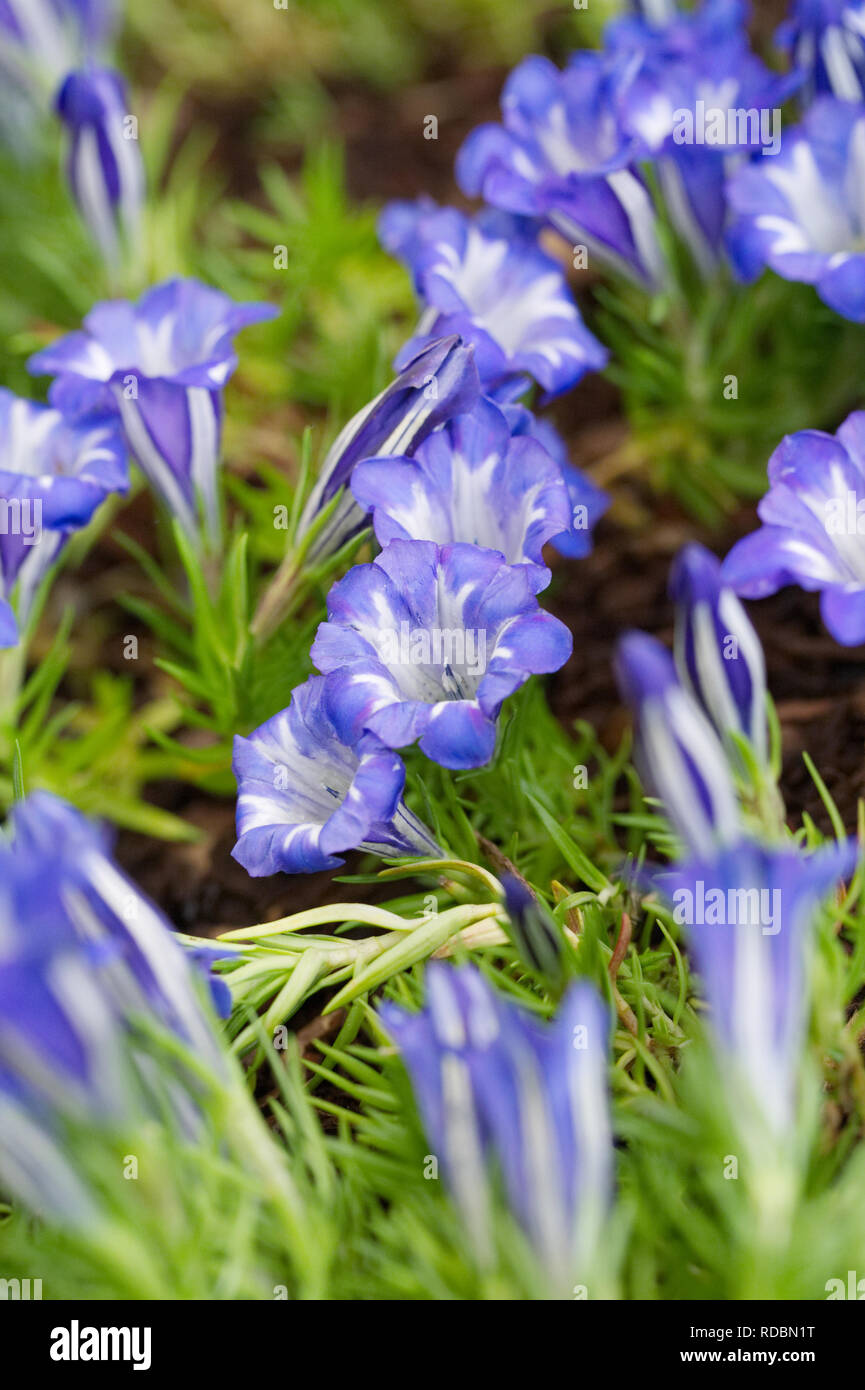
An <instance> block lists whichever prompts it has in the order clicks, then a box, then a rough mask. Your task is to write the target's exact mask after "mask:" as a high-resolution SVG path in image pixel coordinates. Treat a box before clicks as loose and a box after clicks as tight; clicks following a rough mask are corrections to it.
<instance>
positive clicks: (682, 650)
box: [670, 545, 768, 761]
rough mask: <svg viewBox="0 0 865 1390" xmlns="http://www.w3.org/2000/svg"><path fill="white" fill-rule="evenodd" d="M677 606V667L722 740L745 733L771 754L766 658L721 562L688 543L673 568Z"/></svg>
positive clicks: (763, 755) (754, 744)
mask: <svg viewBox="0 0 865 1390" xmlns="http://www.w3.org/2000/svg"><path fill="white" fill-rule="evenodd" d="M670 596H671V598H672V599H673V601H674V603H675V604H676V640H675V653H676V667H677V669H678V672H679V676H680V677H681V679H682V681H683V683H684V684H685V685H686V686H687V687H688V689H689V690H690V691H691V693H692V694H693V695H694V696H695V698H696V699H697V700H698V701H699V702H700V704H701V705H702V707H703V709H704V711H705V713H706V714H707V715H708V716H709V718H710V719H711V721H712V723H713V724H714V726H715V728H716V729H717V731H718V733H719V734H720V735H721V737H722V738H725V737H726V736H727V735H729V734H741V735H743V736H744V737H745V738H746V739H748V741H749V743H750V744H751V746H752V747H753V749H754V751H755V753H756V754H757V756H758V758H759V759H760V760H761V761H765V759H766V756H767V752H768V729H767V724H766V659H765V657H764V655H763V648H762V646H761V645H760V639H759V637H758V636H757V634H756V632H755V631H754V629H753V627H752V626H751V622H750V620H749V618H748V615H747V613H746V612H745V610H744V608H743V607H742V605H741V603H740V602H739V600H738V598H737V597H736V593H735V591H734V590H733V589H732V588H731V587H730V586H729V584H725V583H724V581H723V579H722V577H721V565H720V563H719V561H718V560H717V559H716V558H715V556H714V555H712V554H711V552H710V551H708V550H706V548H705V546H702V545H686V546H685V547H684V549H683V550H681V551H680V552H679V554H678V555H677V557H676V560H675V563H674V565H673V568H672V570H671V572H670Z"/></svg>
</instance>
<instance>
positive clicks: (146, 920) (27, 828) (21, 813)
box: [8, 791, 224, 1067]
mask: <svg viewBox="0 0 865 1390" xmlns="http://www.w3.org/2000/svg"><path fill="white" fill-rule="evenodd" d="M10 824H11V829H12V845H11V848H9V850H8V854H9V855H10V862H11V861H14V860H16V859H18V858H23V859H25V860H27V861H28V862H30V861H34V860H35V861H38V862H41V863H42V864H43V865H45V864H47V863H49V862H51V861H56V862H57V864H58V865H59V868H60V873H61V888H62V896H63V899H64V902H65V903H66V905H67V911H66V913H65V915H64V919H63V922H62V932H63V934H64V936H65V935H66V934H69V935H70V937H71V938H74V939H75V940H76V941H79V942H81V943H87V944H88V945H89V946H94V947H98V948H99V950H98V952H97V955H96V957H95V959H96V960H97V961H98V962H102V963H105V964H106V965H107V964H109V963H110V962H111V961H113V960H116V961H118V962H122V965H123V969H124V971H125V972H127V974H128V979H127V980H126V981H125V983H124V992H123V995H122V998H123V1000H124V1002H125V1005H126V1007H127V1008H130V1009H131V1008H132V1007H137V1005H136V1004H133V1002H132V1001H133V995H134V996H135V998H136V999H137V1000H138V1001H139V1002H140V1003H141V1004H142V1005H146V1007H147V1009H148V1010H150V1011H151V1012H152V1013H154V1014H155V1015H156V1016H157V1017H158V1018H159V1019H160V1021H161V1022H162V1023H163V1024H164V1025H165V1026H166V1027H168V1028H170V1029H172V1031H174V1032H176V1033H177V1034H178V1036H180V1037H182V1038H184V1039H185V1040H186V1041H187V1042H188V1043H189V1044H190V1045H191V1046H193V1047H194V1048H196V1049H198V1050H200V1051H201V1053H202V1055H203V1058H204V1060H206V1061H209V1062H211V1063H212V1064H213V1065H214V1066H218V1067H221V1065H222V1063H221V1054H220V1051H219V1048H218V1045H217V1044H216V1042H215V1039H214V1037H213V1033H212V1029H211V1027H210V1025H209V1023H208V1021H207V1020H206V1018H205V1017H204V1015H203V1014H202V1011H201V1008H200V1004H199V991H198V989H197V987H196V986H195V984H194V983H193V977H194V976H197V974H198V971H197V970H195V969H193V970H190V968H189V956H188V953H187V952H186V950H185V949H184V947H183V946H182V945H181V944H180V941H179V940H178V939H177V937H176V935H175V934H174V932H173V931H172V929H171V926H170V924H169V923H168V922H167V921H166V919H165V918H164V917H163V916H162V914H161V912H159V910H158V909H157V908H156V907H154V905H153V904H152V903H151V902H150V901H149V900H148V899H147V898H146V897H145V896H144V894H143V893H141V891H140V890H139V889H138V888H137V887H136V885H135V884H134V883H133V882H132V880H131V879H129V878H127V876H126V875H125V874H124V873H123V872H122V870H121V869H119V868H118V867H117V865H116V864H115V863H114V860H113V859H112V857H111V839H110V836H109V834H108V832H107V831H106V830H104V829H103V827H101V826H99V825H95V824H93V822H91V821H89V820H87V818H86V817H85V816H83V815H82V814H81V812H80V811H77V810H76V809H75V808H74V807H72V806H70V805H68V804H67V803H66V802H65V801H62V800H61V799H60V798H59V797H57V796H54V795H53V794H52V793H50V792H43V791H37V792H31V794H30V795H29V796H28V797H26V798H25V800H24V801H20V802H17V803H16V804H15V806H14V807H13V809H12V811H11V813H10ZM30 910H31V914H32V918H31V921H30V922H28V923H27V924H26V925H27V928H28V930H29V931H30V934H31V937H32V938H33V939H34V940H35V938H36V937H37V936H38V935H39V932H38V930H37V920H36V919H37V913H36V909H35V907H34V906H33V905H32V904H31V909H30ZM53 921H54V918H53V916H52V913H51V912H49V911H48V910H46V912H45V914H44V925H45V930H46V932H47V934H48V936H49V937H51V936H52V935H53V934H54V933H55V932H59V931H60V927H55V926H53V925H52V922H53ZM220 952H221V954H224V951H222V950H221V948H220ZM109 973H110V972H109Z"/></svg>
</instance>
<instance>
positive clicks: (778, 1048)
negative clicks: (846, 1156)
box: [655, 840, 856, 1137]
mask: <svg viewBox="0 0 865 1390" xmlns="http://www.w3.org/2000/svg"><path fill="white" fill-rule="evenodd" d="M855 863H856V846H855V844H853V843H849V844H842V845H833V846H831V847H829V848H826V849H822V850H819V851H818V852H816V853H815V854H809V855H805V854H802V853H800V852H799V851H797V850H795V849H786V848H784V849H768V848H765V847H763V846H761V845H757V844H753V843H751V842H749V841H746V840H740V841H739V842H737V843H736V844H733V845H731V846H728V847H727V848H725V849H724V850H723V851H722V852H721V853H719V854H715V855H711V856H710V857H709V858H708V859H701V858H698V859H691V860H689V861H688V862H687V863H684V864H676V865H674V866H672V867H671V868H670V869H669V870H667V869H665V870H664V871H663V872H662V873H660V874H658V875H657V877H656V879H655V885H656V886H657V888H658V889H659V890H660V891H662V892H663V893H664V895H665V897H666V898H667V899H668V900H669V902H670V904H671V906H672V908H673V915H674V918H675V920H676V921H677V922H679V923H680V924H681V925H683V926H684V927H685V930H686V933H687V936H688V940H689V942H690V945H691V948H692V949H693V952H694V957H695V963H696V967H697V971H698V973H699V975H700V979H701V981H702V985H703V991H704V993H705V997H706V1000H707V1002H708V1004H709V1008H710V1014H709V1026H710V1029H711V1034H712V1039H713V1043H714V1047H715V1051H716V1054H717V1058H718V1063H719V1067H720V1070H721V1072H722V1074H723V1077H724V1082H725V1085H726V1087H727V1089H728V1099H729V1102H730V1106H731V1110H732V1111H733V1113H734V1114H735V1115H736V1116H737V1117H738V1118H739V1119H740V1120H741V1121H742V1122H743V1123H744V1124H747V1125H748V1126H749V1127H750V1128H751V1129H752V1130H753V1129H754V1127H755V1126H756V1127H757V1130H758V1131H759V1130H760V1129H762V1128H763V1127H764V1126H765V1127H767V1128H768V1130H769V1132H770V1133H771V1134H774V1135H775V1136H779V1137H783V1136H785V1135H787V1134H788V1133H789V1131H790V1128H791V1126H792V1123H793V1117H794V1106H795V1097H796V1080H797V1076H798V1071H799V1066H800V1060H801V1055H802V1046H803V1042H804V1033H805V1025H806V1021H807V1017H808V993H809V989H808V985H809V977H810V973H811V972H810V971H809V970H808V969H807V968H806V967H807V964H808V961H809V957H810V948H811V944H812V939H813V927H814V917H815V913H816V911H817V909H818V907H819V905H820V901H821V899H823V898H824V897H825V896H826V894H827V893H828V892H829V890H830V889H831V888H832V887H834V886H835V885H836V884H838V883H839V882H840V881H841V880H842V879H843V878H844V877H845V876H846V875H847V874H849V873H850V872H851V871H852V869H853V867H854V865H855Z"/></svg>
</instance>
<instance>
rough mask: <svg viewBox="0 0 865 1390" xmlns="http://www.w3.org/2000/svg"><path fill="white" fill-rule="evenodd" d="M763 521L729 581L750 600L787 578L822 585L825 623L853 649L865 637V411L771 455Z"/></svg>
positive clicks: (738, 553)
mask: <svg viewBox="0 0 865 1390" xmlns="http://www.w3.org/2000/svg"><path fill="white" fill-rule="evenodd" d="M769 484H770V486H769V491H768V492H767V494H766V496H765V497H764V498H763V499H762V501H761V502H760V503H759V504H758V506H757V512H758V514H759V516H760V520H761V521H762V522H763V525H762V526H761V527H760V528H759V530H757V531H754V532H752V533H751V535H749V536H745V537H744V539H743V540H741V541H739V542H738V543H737V544H736V545H734V546H733V549H732V550H731V551H730V553H729V555H728V556H727V558H726V560H725V561H724V566H723V575H724V580H725V582H726V583H727V584H729V585H731V586H732V587H733V588H734V589H736V590H737V592H738V593H740V594H743V595H744V596H745V597H746V598H765V596H766V595H767V594H774V593H775V592H776V591H777V590H778V589H781V588H783V587H784V585H786V584H798V585H799V586H800V587H801V588H803V589H808V590H814V589H816V590H820V591H821V599H820V611H821V613H822V616H823V621H824V623H825V624H826V626H827V628H828V629H829V631H830V632H831V634H832V636H833V637H834V638H835V640H836V641H837V642H840V643H842V645H844V646H845V647H852V646H856V645H857V644H858V643H860V642H865V412H862V411H855V412H854V413H853V414H852V415H850V416H848V418H847V419H846V420H845V421H844V424H843V425H842V426H841V428H840V429H839V430H838V433H837V434H836V435H834V436H833V435H831V434H824V433H823V431H822V430H800V431H798V433H796V434H791V435H788V436H787V438H786V439H784V440H783V441H782V442H781V444H780V445H779V446H778V448H777V449H776V450H775V452H774V454H773V455H772V457H771V458H770V460H769Z"/></svg>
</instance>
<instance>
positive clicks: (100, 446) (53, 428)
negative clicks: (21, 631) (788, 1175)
mask: <svg viewBox="0 0 865 1390" xmlns="http://www.w3.org/2000/svg"><path fill="white" fill-rule="evenodd" d="M127 486H128V469H127V463H126V447H125V445H124V442H123V438H122V436H121V435H120V433H119V431H118V426H117V422H116V420H114V419H113V418H112V417H110V416H104V415H102V416H84V417H82V418H81V419H79V420H76V421H74V422H72V421H69V420H67V419H65V417H64V416H63V415H62V414H61V413H60V411H59V410H54V409H52V408H51V407H49V406H44V405H37V404H35V403H34V402H33V401H27V400H22V399H21V398H19V397H17V396H14V395H13V394H12V392H11V391H5V390H2V389H0V646H12V645H14V644H15V643H16V642H17V640H18V626H17V623H16V620H15V615H14V613H13V611H12V607H11V606H10V602H9V600H10V599H11V598H12V595H13V592H15V591H16V590H17V595H16V605H15V606H16V609H17V614H18V619H19V620H20V621H21V622H22V623H25V622H26V621H27V618H28V615H29V612H30V608H31V605H32V602H33V598H34V596H35V594H36V591H37V589H38V587H39V585H40V583H41V582H42V580H43V579H44V577H45V575H46V573H47V571H48V570H49V569H50V567H51V565H52V564H53V563H54V561H55V560H56V559H57V557H58V555H59V554H60V552H61V550H62V548H63V545H64V543H65V541H66V539H67V537H68V536H69V535H70V534H71V532H73V531H76V530H78V529H79V528H80V527H82V526H86V524H87V522H88V521H89V520H90V518H91V516H92V515H93V513H94V512H95V510H96V508H97V507H98V506H99V504H100V503H101V502H103V501H104V500H105V498H106V497H107V496H108V494H109V493H111V492H125V490H126V488H127Z"/></svg>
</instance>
